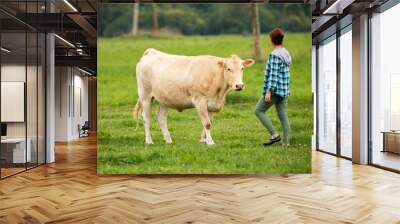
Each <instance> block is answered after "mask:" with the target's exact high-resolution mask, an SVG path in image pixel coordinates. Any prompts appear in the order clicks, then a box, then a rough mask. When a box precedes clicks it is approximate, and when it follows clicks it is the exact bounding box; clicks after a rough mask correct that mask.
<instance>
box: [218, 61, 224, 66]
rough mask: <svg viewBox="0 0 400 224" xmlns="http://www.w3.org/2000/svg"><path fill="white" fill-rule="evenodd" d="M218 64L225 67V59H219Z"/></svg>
mask: <svg viewBox="0 0 400 224" xmlns="http://www.w3.org/2000/svg"><path fill="white" fill-rule="evenodd" d="M218 65H219V66H221V67H222V68H225V61H224V60H219V61H218Z"/></svg>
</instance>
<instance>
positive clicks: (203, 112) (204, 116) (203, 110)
mask: <svg viewBox="0 0 400 224" xmlns="http://www.w3.org/2000/svg"><path fill="white" fill-rule="evenodd" d="M196 108H197V110H198V111H199V115H200V119H201V123H202V125H203V130H204V132H205V135H206V139H205V141H206V144H207V145H213V144H214V140H213V139H212V138H211V120H210V117H209V115H208V110H207V102H206V101H202V102H199V103H197V104H196Z"/></svg>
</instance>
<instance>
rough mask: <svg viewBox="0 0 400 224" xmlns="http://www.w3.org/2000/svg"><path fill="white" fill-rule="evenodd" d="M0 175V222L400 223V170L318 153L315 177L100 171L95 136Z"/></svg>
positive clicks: (315, 161)
mask: <svg viewBox="0 0 400 224" xmlns="http://www.w3.org/2000/svg"><path fill="white" fill-rule="evenodd" d="M56 151H57V153H56V160H57V162H56V163H54V164H51V165H46V166H41V167H39V168H36V169H33V170H30V171H28V172H26V173H22V174H19V175H16V176H13V177H10V178H8V179H5V180H2V181H0V223H43V222H49V223H119V224H120V223H400V175H399V174H395V173H391V172H387V171H384V170H380V169H377V168H374V167H369V166H358V165H352V164H351V162H350V161H347V160H343V159H337V158H336V157H333V156H330V155H326V154H323V153H318V152H314V154H313V174H312V175H289V176H288V177H285V176H185V177H177V176H172V177H167V176H164V177H161V176H152V177H145V176H142V177H139V176H108V177H99V176H97V175H96V140H95V138H93V137H91V138H86V139H85V140H82V141H79V142H73V143H70V144H58V145H57V150H56Z"/></svg>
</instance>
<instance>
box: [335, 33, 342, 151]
mask: <svg viewBox="0 0 400 224" xmlns="http://www.w3.org/2000/svg"><path fill="white" fill-rule="evenodd" d="M340 35H341V32H340V28H339V26H338V27H336V155H337V156H341V119H340V75H341V70H340V69H341V66H340Z"/></svg>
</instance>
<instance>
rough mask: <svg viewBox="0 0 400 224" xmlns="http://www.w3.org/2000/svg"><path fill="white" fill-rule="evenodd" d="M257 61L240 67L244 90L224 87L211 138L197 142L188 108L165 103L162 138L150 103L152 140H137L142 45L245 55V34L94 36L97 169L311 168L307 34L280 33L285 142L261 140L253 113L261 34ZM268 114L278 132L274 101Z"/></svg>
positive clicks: (248, 46)
mask: <svg viewBox="0 0 400 224" xmlns="http://www.w3.org/2000/svg"><path fill="white" fill-rule="evenodd" d="M262 46H263V48H264V49H266V50H265V52H263V53H264V54H263V60H262V61H257V62H256V64H255V65H254V66H253V67H251V68H249V69H245V71H244V83H245V86H246V89H245V90H244V91H241V92H231V93H230V94H228V97H227V100H226V104H225V107H224V109H223V110H222V111H221V112H220V113H218V114H216V115H214V117H213V121H212V131H211V133H212V137H213V139H214V141H215V143H216V145H213V146H207V145H203V144H200V143H199V139H200V134H201V130H202V126H201V122H200V118H199V116H198V113H197V111H196V110H195V109H190V110H185V111H183V112H181V113H179V112H177V111H175V110H169V114H168V128H169V131H170V133H171V136H172V140H173V144H171V145H167V144H165V143H164V141H163V137H162V134H161V131H160V129H159V127H158V123H157V119H156V110H157V103H156V102H155V101H154V102H153V114H152V127H151V129H152V137H153V141H154V145H150V146H146V145H145V144H144V128H143V123H142V120H140V125H139V128H138V129H137V130H135V127H136V122H135V121H134V120H133V118H132V110H133V108H134V106H135V103H136V100H137V88H136V78H135V66H136V63H137V62H138V60H139V59H140V57H141V56H142V54H143V52H144V50H145V49H147V48H150V47H152V48H156V49H158V50H162V51H165V52H167V53H171V54H181V55H202V54H210V55H215V56H221V57H228V56H229V55H231V54H237V55H238V56H240V57H241V58H242V59H246V58H251V52H252V47H253V38H252V37H251V36H239V35H221V36H171V37H145V36H142V37H116V38H106V39H101V38H100V39H99V40H98V164H97V169H98V173H99V174H203V173H204V174H277V173H309V172H311V134H312V128H313V106H312V105H313V104H312V93H311V71H310V69H311V58H310V57H311V49H310V48H311V35H310V34H308V33H304V34H303V33H293V34H287V35H286V37H285V47H286V48H287V49H288V50H289V51H290V53H291V54H292V58H293V65H292V66H291V96H290V97H289V113H288V115H289V121H290V124H291V129H292V132H291V146H290V147H288V148H283V147H282V146H281V143H277V144H275V145H274V146H272V147H263V146H262V145H261V143H262V142H263V141H264V140H267V139H268V138H269V137H270V136H269V134H268V132H267V130H266V129H265V128H264V127H263V126H262V125H261V123H260V122H259V121H258V119H257V117H256V116H255V114H254V108H255V105H256V103H257V100H258V99H259V97H260V96H261V88H262V86H263V79H264V69H265V60H266V57H267V54H268V53H269V52H270V51H271V46H270V44H269V41H267V37H266V35H263V39H262ZM268 113H269V115H270V116H271V118H272V121H273V123H274V125H275V127H276V128H277V129H278V130H279V132H280V134H282V131H281V130H282V129H281V126H280V122H279V120H278V118H277V116H276V112H275V108H273V109H272V110H270V111H269V112H268Z"/></svg>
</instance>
